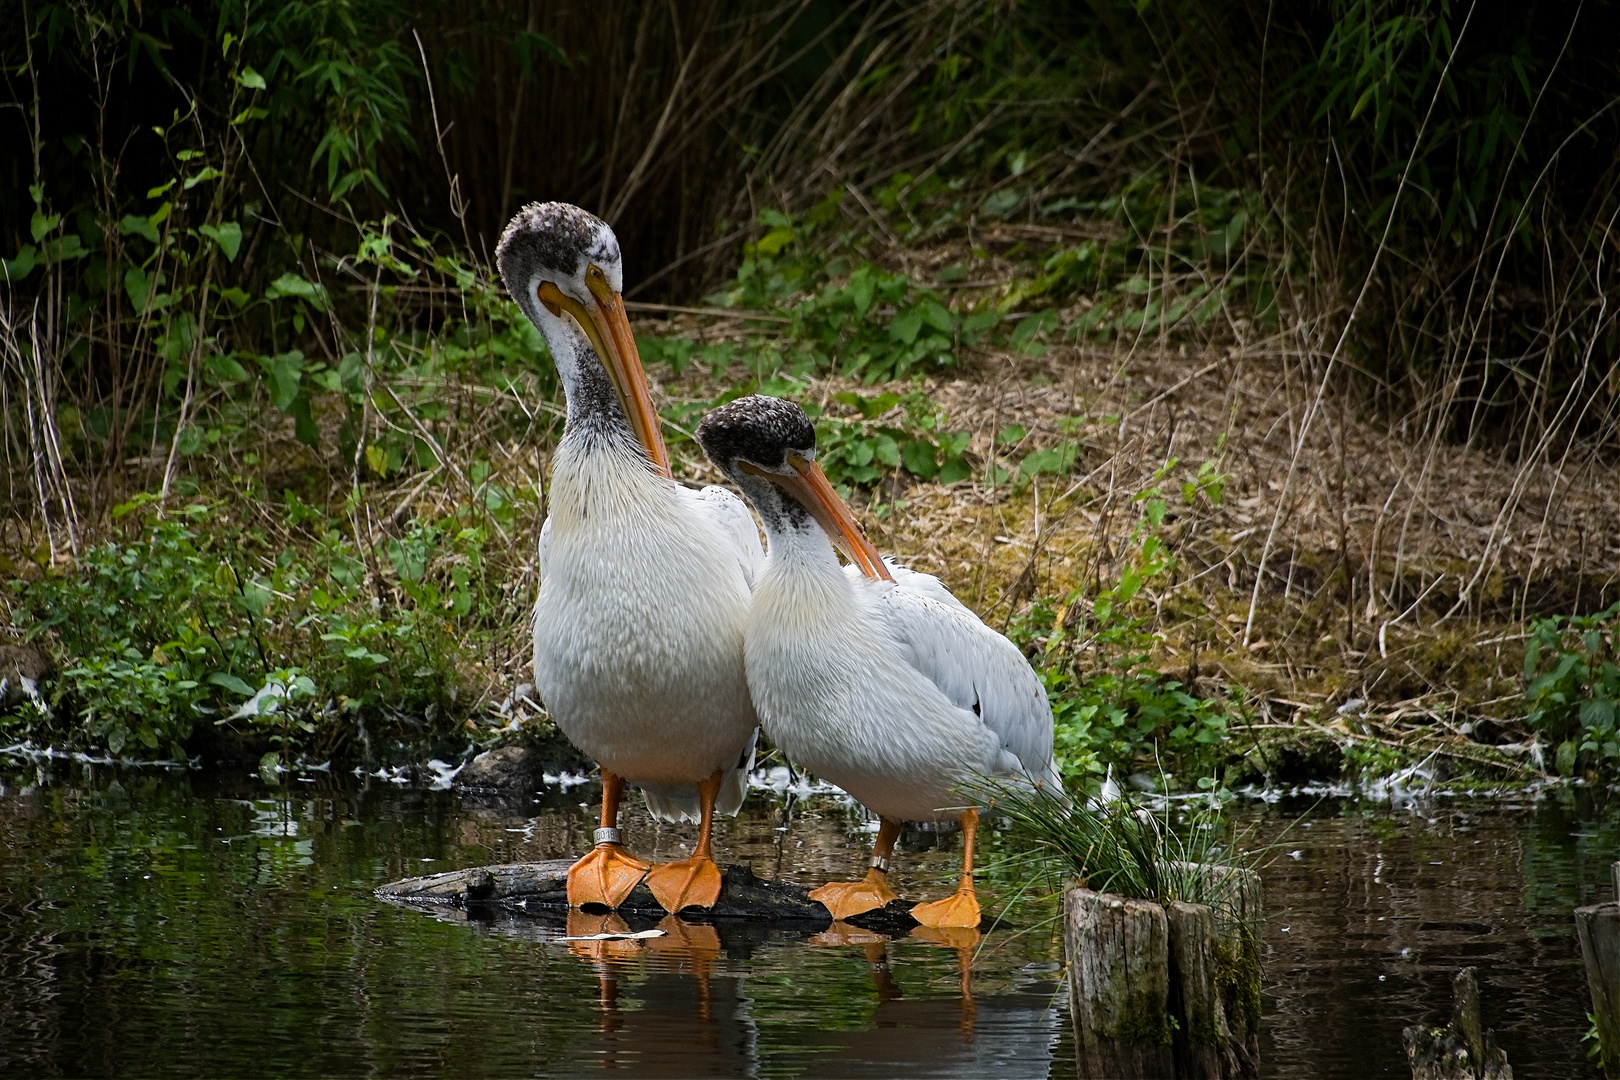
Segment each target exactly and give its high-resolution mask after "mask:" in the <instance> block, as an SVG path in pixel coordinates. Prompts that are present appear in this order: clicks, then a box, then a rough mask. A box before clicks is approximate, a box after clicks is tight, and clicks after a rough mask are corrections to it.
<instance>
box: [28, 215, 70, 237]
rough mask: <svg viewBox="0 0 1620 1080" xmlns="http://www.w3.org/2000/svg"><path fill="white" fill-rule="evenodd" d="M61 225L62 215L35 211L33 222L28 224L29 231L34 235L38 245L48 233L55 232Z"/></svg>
mask: <svg viewBox="0 0 1620 1080" xmlns="http://www.w3.org/2000/svg"><path fill="white" fill-rule="evenodd" d="M60 224H62V215H61V214H45V213H43V212H41V211H39V210H35V211H34V217H33V220H31V221H30V222H29V223H28V231H29V232H30V233H32V234H33V237H34V242H35V243H36V244H37V243H38V242H39V241H41V240H43V239H44V238H45V234H46V233H48V232H52V231H54V230H55V229H56V227H57V226H58V225H60Z"/></svg>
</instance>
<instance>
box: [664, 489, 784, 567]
mask: <svg viewBox="0 0 1620 1080" xmlns="http://www.w3.org/2000/svg"><path fill="white" fill-rule="evenodd" d="M683 490H684V491H685V492H686V493H687V496H688V498H689V499H690V500H691V506H692V508H693V509H694V510H696V511H697V512H698V514H700V515H701V516H703V517H705V518H707V519H708V520H709V521H710V522H711V523H712V524H713V525H714V527H715V531H716V532H718V533H719V534H720V535H721V536H723V537H725V539H726V541H727V543H728V544H729V545H730V548H731V551H732V553H733V554H735V555H736V557H737V561H738V562H740V563H741V564H742V568H743V577H745V578H747V579H748V587H749V588H750V589H752V588H753V587H754V578H755V576H756V575H758V573H759V568H760V565H761V564H762V563H764V561H765V549H764V547H763V546H761V544H760V542H759V526H758V525H755V524H754V515H753V514H750V513H749V512H748V504H746V503H744V502H743V501H742V499H740V498H738V497H737V496H736V495H734V494H732V493H731V492H729V491H727V490H726V489H725V488H723V487H716V486H714V485H713V484H711V485H709V486H708V487H706V488H703V489H702V490H701V491H693V490H691V489H690V488H685V489H683Z"/></svg>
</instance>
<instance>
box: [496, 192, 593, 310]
mask: <svg viewBox="0 0 1620 1080" xmlns="http://www.w3.org/2000/svg"><path fill="white" fill-rule="evenodd" d="M590 263H597V264H598V265H602V266H604V267H605V266H608V265H612V266H615V267H616V266H617V265H618V263H619V241H618V238H616V237H615V236H614V235H613V230H612V229H611V228H609V227H608V224H607V222H605V221H603V220H602V219H601V218H599V217H597V216H596V215H595V214H592V213H590V212H588V211H585V210H581V209H580V208H579V207H577V206H574V205H572V204H571V203H562V202H548V203H530V204H529V205H527V206H525V207H524V208H523V209H521V210H519V211H518V212H517V214H515V215H514V216H513V218H512V220H511V221H510V222H508V223H507V225H506V230H505V231H504V232H502V233H501V240H500V243H499V244H497V245H496V246H495V264H496V265H497V266H498V267H500V271H501V278H502V280H504V281H505V282H506V288H507V291H508V292H510V293H512V294H513V295H514V296H516V295H517V294H518V293H520V292H524V291H526V290H528V288H529V287H530V283H531V281H532V280H533V278H534V275H535V273H536V271H538V272H540V273H543V274H545V275H546V276H547V277H548V278H561V279H570V278H574V277H576V276H578V275H579V274H580V273H581V272H583V271H584V269H585V267H586V266H587V265H589V264H590Z"/></svg>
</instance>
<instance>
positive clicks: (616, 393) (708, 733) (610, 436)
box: [496, 203, 763, 912]
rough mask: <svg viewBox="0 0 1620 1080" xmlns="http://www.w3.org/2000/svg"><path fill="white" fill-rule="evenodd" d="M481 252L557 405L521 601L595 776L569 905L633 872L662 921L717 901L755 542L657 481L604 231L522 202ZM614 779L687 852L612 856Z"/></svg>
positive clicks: (749, 719) (720, 503)
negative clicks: (654, 863) (685, 825)
mask: <svg viewBox="0 0 1620 1080" xmlns="http://www.w3.org/2000/svg"><path fill="white" fill-rule="evenodd" d="M496 259H497V261H498V263H499V265H500V268H501V277H502V278H503V279H504V280H505V282H506V287H507V290H508V291H509V292H511V294H512V299H513V300H515V301H516V302H517V305H518V307H519V308H521V309H522V310H523V313H524V314H525V315H527V316H528V317H529V319H530V321H532V322H533V323H534V325H535V326H536V327H537V328H539V330H540V332H541V333H542V334H543V335H544V336H545V339H546V344H547V345H548V346H549V347H550V349H551V357H552V360H553V361H554V362H555V363H556V365H557V374H558V376H559V378H560V379H561V381H562V385H563V390H564V392H565V393H566V395H567V398H568V418H567V422H566V424H565V425H564V427H563V435H562V440H561V441H560V442H559V444H558V446H557V452H556V455H555V457H554V458H553V459H552V464H553V469H552V477H551V499H550V513H549V514H548V515H547V517H546V523H545V525H544V526H543V527H542V529H541V531H540V598H539V601H538V602H537V603H536V604H535V609H534V682H535V686H536V688H537V689H538V690H539V692H540V697H541V700H543V701H544V702H545V705H546V708H547V709H548V710H549V711H550V713H551V715H552V718H553V719H554V720H555V721H556V723H557V726H558V727H559V728H561V729H562V731H563V733H564V734H566V735H567V736H568V737H569V738H570V739H572V740H573V742H574V745H576V746H578V747H579V748H580V749H581V750H583V751H584V752H585V753H587V754H589V755H590V756H591V757H593V758H595V759H596V761H597V762H598V763H599V764H600V765H601V767H602V826H601V828H599V829H597V830H596V846H595V848H594V850H593V851H592V852H591V853H590V854H589V855H586V856H585V857H584V858H583V859H581V860H580V861H579V862H577V863H575V864H574V866H573V868H572V869H571V870H570V871H569V874H568V900H569V903H571V904H573V905H574V906H576V907H578V906H582V905H584V904H605V905H607V906H608V907H610V908H611V907H618V906H619V904H620V903H622V902H623V901H624V898H625V897H626V896H628V895H629V894H630V890H631V889H633V888H635V886H636V883H637V882H639V881H640V880H641V879H642V877H643V876H645V877H646V879H647V885H648V887H649V888H651V889H652V891H653V895H654V896H656V897H657V899H658V902H659V903H660V904H662V905H663V906H664V907H665V908H667V909H668V910H669V911H672V912H674V911H679V910H680V909H681V908H683V907H686V906H688V905H693V906H698V907H708V906H710V905H712V904H713V903H714V902H715V900H716V899H717V898H718V897H719V894H720V871H719V868H718V867H717V866H716V865H715V863H714V860H713V858H712V857H711V854H710V850H709V832H710V828H711V825H712V823H713V819H714V814H715V812H716V811H718V812H720V813H723V814H735V813H736V812H737V810H738V808H739V807H741V805H742V802H743V798H744V796H745V795H746V794H747V790H748V770H749V768H750V767H751V765H752V761H753V749H754V735H755V728H756V727H757V725H758V720H757V718H756V717H755V715H754V707H753V705H752V703H751V701H750V698H749V693H748V682H747V677H746V675H745V673H744V670H743V636H742V635H743V620H744V618H745V617H746V615H747V612H748V605H749V588H750V585H751V583H752V581H753V576H754V572H755V570H756V568H757V567H758V565H759V562H760V560H761V559H762V558H763V552H762V551H761V549H760V544H759V532H758V530H757V529H756V528H755V526H754V521H753V518H752V517H751V516H750V515H749V513H748V508H747V507H746V506H744V505H743V503H742V500H740V499H738V498H737V497H736V496H735V495H733V494H731V493H730V492H729V491H726V490H724V489H723V488H718V487H708V488H704V489H703V490H702V491H693V490H691V489H690V488H686V487H683V486H682V485H680V484H678V483H676V482H675V481H674V480H673V479H672V478H671V476H670V470H669V453H668V451H667V450H666V449H665V447H664V439H663V435H662V433H661V432H660V429H659V416H658V413H657V411H656V410H655V409H654V408H653V404H652V397H651V394H650V393H649V391H648V389H647V380H646V375H645V374H644V372H643V371H642V367H641V357H640V355H639V354H638V353H637V351H636V343H635V338H634V337H633V336H632V335H631V332H630V323H629V320H628V319H627V318H626V316H625V313H624V302H623V300H622V299H621V298H620V295H619V294H620V290H621V289H622V287H623V270H622V267H621V264H620V257H619V242H618V240H617V239H616V238H615V237H614V235H613V230H612V229H610V228H608V226H607V223H606V222H603V221H601V220H600V219H598V218H596V217H594V216H592V215H591V214H588V213H586V212H585V211H584V210H581V209H580V208H579V207H577V206H570V205H568V204H566V203H544V204H539V203H536V204H531V205H529V206H526V207H524V208H523V209H522V210H520V211H519V212H518V214H517V216H516V217H514V218H513V219H512V221H511V223H510V224H509V225H507V227H506V231H505V233H504V234H502V236H501V242H500V245H499V246H498V247H497V248H496ZM627 780H628V781H630V782H632V783H635V784H639V785H640V786H641V788H642V791H643V792H644V793H645V794H646V797H647V808H648V809H649V810H651V811H652V813H653V815H654V816H655V817H658V818H661V819H663V820H666V821H682V820H698V821H700V822H701V829H700V833H699V838H698V845H697V849H696V851H694V852H693V855H692V858H690V859H686V860H683V861H681V862H674V863H669V864H666V865H664V866H660V867H655V868H653V869H652V870H651V871H650V872H649V869H648V866H647V864H646V863H644V862H641V861H640V860H638V859H635V858H632V857H631V856H629V855H628V854H626V852H625V851H624V848H623V845H622V843H621V837H620V832H619V828H618V815H619V800H620V798H621V796H622V793H623V788H624V782H625V781H627Z"/></svg>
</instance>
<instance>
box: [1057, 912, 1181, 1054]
mask: <svg viewBox="0 0 1620 1080" xmlns="http://www.w3.org/2000/svg"><path fill="white" fill-rule="evenodd" d="M1064 914H1065V916H1066V917H1065V920H1064V942H1065V944H1066V946H1067V948H1068V950H1069V1008H1070V1011H1071V1013H1072V1014H1073V1016H1074V1041H1075V1053H1076V1055H1077V1057H1078V1059H1079V1067H1080V1075H1081V1076H1082V1077H1086V1078H1094V1080H1175V1075H1176V1073H1175V1058H1174V1057H1173V1055H1172V1052H1171V1041H1170V1040H1171V1028H1170V927H1169V923H1168V921H1167V920H1166V918H1165V914H1164V908H1163V907H1161V906H1160V905H1159V904H1156V903H1154V902H1153V901H1151V900H1127V899H1125V898H1124V897H1123V896H1112V895H1110V894H1107V893H1097V892H1092V891H1091V890H1090V889H1071V890H1069V894H1068V896H1067V897H1065V899H1064Z"/></svg>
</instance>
